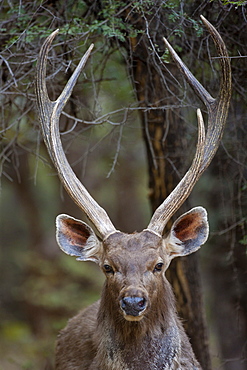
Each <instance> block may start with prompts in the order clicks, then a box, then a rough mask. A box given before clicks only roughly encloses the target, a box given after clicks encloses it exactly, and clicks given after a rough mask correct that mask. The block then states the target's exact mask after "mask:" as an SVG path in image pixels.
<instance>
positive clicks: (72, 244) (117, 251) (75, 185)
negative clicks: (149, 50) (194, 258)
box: [36, 17, 231, 321]
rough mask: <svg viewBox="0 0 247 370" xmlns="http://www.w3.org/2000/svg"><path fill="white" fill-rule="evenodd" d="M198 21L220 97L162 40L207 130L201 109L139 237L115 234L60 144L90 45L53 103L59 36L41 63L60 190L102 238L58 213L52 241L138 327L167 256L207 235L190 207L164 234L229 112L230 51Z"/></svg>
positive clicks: (46, 127) (42, 99)
mask: <svg viewBox="0 0 247 370" xmlns="http://www.w3.org/2000/svg"><path fill="white" fill-rule="evenodd" d="M201 18H202V21H203V23H204V24H205V26H206V27H207V29H208V31H209V33H210V35H211V37H212V39H213V41H214V43H215V45H216V49H217V50H218V53H219V57H220V58H219V62H220V66H221V80H220V91H219V94H218V96H217V98H213V97H212V96H211V95H210V94H209V93H208V92H207V90H206V89H205V88H204V87H203V86H202V85H201V84H200V83H199V82H198V81H197V80H196V78H195V77H194V76H193V75H192V73H191V72H190V71H189V70H188V68H187V67H186V66H185V65H184V63H183V62H182V61H181V59H180V58H179V56H178V55H177V54H176V52H175V51H174V50H173V48H172V47H171V46H170V44H169V43H168V41H167V40H166V39H164V42H165V44H166V46H167V48H168V49H169V51H170V53H171V55H172V57H173V60H174V62H175V63H176V65H177V66H178V68H179V69H180V71H181V73H182V75H183V76H184V77H185V78H186V80H187V81H188V83H189V84H190V86H191V87H192V88H193V90H194V92H195V93H196V94H197V95H198V97H199V98H200V99H201V100H202V101H203V103H204V104H205V106H206V108H207V112H208V129H207V134H205V128H204V122H203V118H202V114H201V111H200V110H199V109H198V110H197V117H198V142H197V148H196V153H195V157H194V160H193V163H192V165H191V167H190V168H189V170H188V171H187V173H186V174H185V175H184V177H183V178H182V180H181V181H180V182H179V184H178V185H177V186H176V188H175V189H174V190H173V191H172V193H171V194H170V195H169V196H168V197H167V198H166V199H165V200H164V202H163V203H162V204H161V205H160V206H159V207H158V208H157V210H156V211H155V212H154V214H153V216H152V218H151V220H150V222H149V224H148V226H147V228H146V229H144V230H143V231H142V232H140V233H134V234H130V235H128V234H124V233H122V232H120V231H118V230H116V229H115V227H114V226H113V224H112V222H111V220H110V218H109V217H108V215H107V213H106V212H105V210H104V209H103V208H101V207H100V206H99V204H98V203H97V202H96V201H95V200H94V199H93V198H92V197H91V195H90V194H89V192H88V191H87V190H86V189H85V187H84V186H83V185H82V183H81V182H80V181H79V180H78V178H77V177H76V175H75V173H74V172H73V170H72V168H71V167H70V165H69V163H68V161H67V159H66V156H65V154H64V151H63V148H62V144H61V140H60V134H59V117H60V114H61V112H62V110H63V108H64V106H65V104H66V102H67V100H68V99H69V97H70V95H71V92H72V89H73V87H74V85H75V83H76V80H77V78H78V76H79V74H80V72H81V70H82V69H83V67H84V66H85V64H86V61H87V60H88V58H89V55H90V53H91V50H92V48H93V45H91V46H90V47H89V49H88V51H87V52H86V53H85V55H84V56H83V57H82V59H81V61H80V63H79V65H78V66H77V68H76V69H75V71H74V73H73V75H72V76H71V78H70V80H69V81H68V83H67V85H66V87H65V88H64V90H63V92H62V93H61V95H60V96H59V97H58V99H57V100H56V101H51V100H50V99H49V97H48V94H47V89H46V83H45V75H46V59H47V55H48V51H49V48H50V46H51V43H52V41H53V39H54V37H55V36H56V34H57V33H58V30H57V31H55V32H53V33H52V34H51V35H50V36H49V37H48V38H47V39H46V41H45V42H44V44H43V46H42V49H41V51H40V55H39V58H38V63H37V80H36V92H37V102H38V111H39V118H40V123H41V127H42V131H43V136H44V140H45V143H46V146H47V150H48V152H49V155H50V157H51V159H52V161H53V163H54V166H55V168H56V169H57V172H58V175H59V177H60V180H61V182H62V184H63V185H64V187H65V189H66V190H67V192H68V193H69V195H70V196H71V197H72V199H73V200H74V201H75V203H76V204H77V205H78V206H79V207H80V208H81V209H82V211H83V212H85V214H86V215H87V217H88V218H89V220H90V221H91V222H92V223H93V225H94V227H95V228H96V230H97V232H98V234H99V235H100V238H98V237H97V236H96V234H95V232H94V231H93V229H92V228H91V227H90V226H89V225H87V224H86V223H84V222H82V221H80V220H76V219H74V218H73V217H70V216H67V215H60V216H58V217H57V221H56V226H57V242H58V244H59V246H60V248H61V249H62V250H63V251H64V252H65V253H67V254H69V255H71V256H76V257H77V259H78V260H80V261H94V262H96V263H97V264H99V266H100V267H101V269H102V270H103V272H104V273H105V275H106V277H107V283H106V284H108V282H109V283H110V282H111V286H112V287H114V289H113V292H112V294H115V298H117V302H118V303H117V310H118V312H119V314H121V315H123V317H124V318H125V319H126V320H127V321H140V320H141V319H142V318H143V317H144V316H145V315H147V313H148V312H149V310H150V307H151V302H152V299H151V298H150V297H151V296H153V295H156V298H158V294H159V284H158V281H159V279H160V276H162V279H163V278H164V272H165V271H166V269H167V268H168V266H169V263H170V261H171V260H172V258H174V257H177V256H185V255H188V254H190V253H193V252H195V251H196V250H198V249H199V248H200V246H201V245H202V244H203V243H205V241H206V240H207V237H208V222H207V214H206V211H205V209H204V208H202V207H196V208H193V209H192V210H190V211H189V212H187V213H185V214H184V215H182V216H181V217H179V218H178V219H177V220H176V221H175V222H174V224H173V225H172V227H171V229H170V232H169V233H168V234H167V235H165V236H164V235H163V233H164V228H165V226H166V224H167V222H168V221H169V219H170V218H171V217H172V216H173V215H174V213H175V212H176V211H177V210H178V209H179V207H180V206H181V205H182V203H183V202H184V201H185V200H186V199H187V197H188V196H189V195H190V193H191V191H192V189H193V187H194V185H195V184H196V182H197V181H198V179H199V177H200V176H201V175H202V173H203V172H204V171H205V169H206V168H207V167H208V165H209V164H210V162H211V160H212V158H213V156H214V154H215V152H216V150H217V148H218V146H219V143H220V140H221V137H222V133H223V129H224V125H225V121H226V117H227V112H228V107H229V101H230V95H231V68H230V62H229V58H228V53H227V50H226V47H225V44H224V42H223V40H222V39H221V37H220V35H219V34H218V32H217V31H216V29H215V28H214V27H213V26H212V25H211V24H210V23H209V22H208V21H207V20H206V19H205V18H204V17H201ZM113 282H114V284H112V283H113ZM114 292H115V293H114Z"/></svg>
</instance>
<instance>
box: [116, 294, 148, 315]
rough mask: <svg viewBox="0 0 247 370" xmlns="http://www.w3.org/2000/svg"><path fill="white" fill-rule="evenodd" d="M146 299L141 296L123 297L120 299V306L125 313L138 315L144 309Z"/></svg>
mask: <svg viewBox="0 0 247 370" xmlns="http://www.w3.org/2000/svg"><path fill="white" fill-rule="evenodd" d="M146 305H147V302H146V299H145V298H141V297H124V298H122V299H121V300H120V306H121V308H122V310H123V311H124V312H125V314H126V315H129V316H139V314H140V313H141V312H142V311H144V310H145V308H146Z"/></svg>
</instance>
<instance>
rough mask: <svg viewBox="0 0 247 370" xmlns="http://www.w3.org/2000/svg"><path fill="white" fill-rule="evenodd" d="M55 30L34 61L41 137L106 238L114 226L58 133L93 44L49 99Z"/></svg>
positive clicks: (72, 192)
mask: <svg viewBox="0 0 247 370" xmlns="http://www.w3.org/2000/svg"><path fill="white" fill-rule="evenodd" d="M57 33H58V30H56V31H54V32H53V33H52V34H51V35H50V36H48V37H47V39H46V40H45V42H44V44H43V46H42V48H41V50H40V54H39V57H38V61H37V76H36V96H37V106H38V113H39V120H40V124H41V127H42V131H43V136H44V141H45V144H46V147H47V150H48V153H49V155H50V157H51V159H52V161H53V164H54V166H55V168H56V169H57V171H58V175H59V178H60V180H61V182H62V184H63V186H64V187H65V189H66V191H67V192H68V194H69V195H70V196H71V198H72V199H73V200H74V202H75V203H76V204H77V205H78V206H79V207H80V208H81V209H82V210H83V211H84V212H85V214H86V215H87V217H88V218H89V220H90V221H91V222H92V223H93V224H94V226H95V227H96V229H97V230H98V232H99V233H100V235H101V236H102V237H103V238H106V237H107V236H108V235H109V234H111V233H113V232H115V231H116V229H115V227H114V226H113V224H112V222H111V220H110V218H109V217H108V215H107V213H106V212H105V210H104V209H103V208H101V207H100V206H99V204H98V203H97V202H96V201H95V200H94V199H93V198H92V196H91V195H90V194H89V193H88V191H87V190H86V188H85V187H84V186H83V185H82V183H81V182H80V181H79V179H78V178H77V177H76V175H75V173H74V172H73V170H72V168H71V166H70V165H69V163H68V161H67V158H66V156H65V154H64V151H63V148H62V143H61V139H60V134H59V118H60V115H61V113H62V110H63V108H64V106H65V104H66V103H67V101H68V99H69V97H70V95H71V93H72V90H73V87H74V85H75V84H76V81H77V79H78V77H79V75H80V73H81V71H82V69H83V67H84V66H85V64H86V62H87V60H88V58H89V56H90V53H91V51H92V49H93V46H94V45H93V44H92V45H91V46H90V47H89V49H88V50H87V52H86V53H85V54H84V56H83V57H82V59H81V61H80V63H79V64H78V66H77V67H76V69H75V71H74V73H73V75H72V76H71V77H70V79H69V81H68V82H67V84H66V86H65V88H64V90H63V91H62V93H61V94H60V96H59V97H58V98H57V100H56V101H51V100H50V99H49V96H48V93H47V88H46V82H45V76H46V62H47V55H48V52H49V48H50V46H51V43H52V41H53V39H54V38H55V36H56V35H57Z"/></svg>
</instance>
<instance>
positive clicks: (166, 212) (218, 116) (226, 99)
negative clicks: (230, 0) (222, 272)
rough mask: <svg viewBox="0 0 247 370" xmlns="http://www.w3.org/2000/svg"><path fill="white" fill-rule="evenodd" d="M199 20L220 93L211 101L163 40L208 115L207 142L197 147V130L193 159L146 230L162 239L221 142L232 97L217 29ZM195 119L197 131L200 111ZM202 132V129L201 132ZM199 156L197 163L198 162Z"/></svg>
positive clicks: (200, 123) (228, 75) (227, 59)
mask: <svg viewBox="0 0 247 370" xmlns="http://www.w3.org/2000/svg"><path fill="white" fill-rule="evenodd" d="M201 19H202V21H203V23H204V24H205V26H206V27H207V29H208V31H209V33H210V35H211V37H212V39H213V41H214V43H215V46H216V49H217V52H218V54H219V56H220V59H219V60H220V67H221V78H220V91H219V94H218V96H217V98H216V99H214V98H213V97H212V96H211V95H210V94H209V93H208V91H207V90H206V89H205V88H204V87H203V86H202V85H201V84H200V82H199V81H198V80H197V79H196V78H195V77H194V76H193V74H192V73H191V72H190V71H189V69H188V68H187V67H186V66H185V64H184V63H183V62H182V60H181V59H180V58H179V56H178V55H177V53H176V52H175V50H174V49H173V48H172V46H171V45H170V44H169V42H168V41H167V40H166V39H164V41H165V44H166V46H167V48H168V49H169V51H170V53H171V55H172V57H173V60H174V62H175V64H176V65H177V66H178V68H179V69H180V71H181V73H182V75H183V76H184V77H185V79H186V80H187V82H188V83H189V84H190V86H191V87H192V89H193V90H194V92H195V93H196V95H197V96H198V97H199V98H200V99H201V100H202V101H203V103H204V104H205V105H206V107H207V112H208V128H207V134H206V138H205V140H204V144H202V145H203V147H200V145H201V144H199V143H202V141H201V139H200V135H201V133H200V130H198V145H197V151H196V154H195V159H194V161H193V163H192V165H191V167H190V169H189V170H188V172H187V173H186V174H185V176H184V177H183V178H182V180H181V181H180V182H179V183H178V185H177V186H176V188H175V189H174V190H173V191H172V193H171V194H170V195H169V196H168V197H167V198H166V199H165V201H164V202H163V203H162V204H161V205H160V206H159V207H158V208H157V209H156V211H155V212H154V214H153V216H152V218H151V221H150V223H149V225H148V227H147V229H148V230H150V231H153V232H156V233H158V234H160V235H162V233H163V230H164V227H165V225H166V224H167V222H168V220H169V219H170V218H171V217H172V216H173V214H174V213H175V212H176V211H177V210H178V209H179V207H180V206H181V205H182V204H183V203H184V201H185V200H186V199H187V198H188V196H189V195H190V193H191V191H192V189H193V187H194V185H195V184H196V182H197V181H198V179H199V177H200V176H201V175H202V173H203V172H204V171H205V170H206V168H207V167H208V166H209V164H210V162H211V160H212V159H213V157H214V155H215V153H216V151H217V149H218V147H219V144H220V140H221V138H222V134H223V131H224V127H225V122H226V118H227V114H228V109H229V104H230V97H231V66H230V60H229V56H228V53H227V49H226V46H225V44H224V41H223V40H222V38H221V36H220V35H219V33H218V32H217V31H216V29H215V28H214V27H213V26H212V25H211V23H209V22H208V21H207V20H206V19H205V18H204V17H203V16H201ZM197 115H198V127H199V128H200V127H201V126H202V125H203V126H204V124H203V119H202V116H201V113H200V111H198V112H197ZM203 130H204V128H203ZM198 156H201V157H200V159H199V158H197V157H198Z"/></svg>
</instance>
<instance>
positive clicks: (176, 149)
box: [131, 27, 211, 370]
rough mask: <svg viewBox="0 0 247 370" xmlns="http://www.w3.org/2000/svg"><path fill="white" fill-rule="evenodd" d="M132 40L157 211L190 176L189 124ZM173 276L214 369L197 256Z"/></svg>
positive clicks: (182, 311)
mask: <svg viewBox="0 0 247 370" xmlns="http://www.w3.org/2000/svg"><path fill="white" fill-rule="evenodd" d="M157 28H158V27H157ZM131 41H132V45H131V46H132V48H131V59H132V61H133V64H132V67H133V68H132V70H131V74H132V76H133V81H134V85H135V89H136V93H137V98H138V101H139V103H140V106H141V107H143V108H145V109H144V110H142V111H141V112H142V113H141V121H142V127H143V136H144V140H145V143H146V148H147V157H148V164H149V188H150V201H151V204H152V208H153V210H154V209H156V208H157V206H159V205H160V204H161V202H162V201H163V200H164V199H165V198H166V197H167V195H169V193H170V192H171V191H172V189H173V188H174V187H175V186H176V184H177V182H178V180H179V176H178V173H180V171H181V174H182V173H183V172H184V168H183V167H184V156H183V154H182V153H186V140H185V139H184V137H185V132H186V128H185V124H184V121H183V120H181V119H180V118H179V116H180V114H179V113H180V109H176V111H175V112H172V109H164V106H168V105H169V106H174V105H175V104H177V100H176V97H175V95H176V93H177V92H176V91H174V88H173V91H171V90H172V87H170V89H171V90H170V91H168V90H167V89H166V88H165V86H164V81H165V82H166V81H167V85H169V81H168V74H166V73H165V72H164V70H162V73H160V68H158V66H157V65H155V61H154V60H153V59H152V58H150V53H149V52H148V49H147V45H146V44H145V42H142V39H141V38H140V39H132V40H131ZM170 71H171V73H172V74H173V75H176V74H178V71H177V70H176V69H175V68H174V66H173V67H172V69H170ZM162 107H163V108H162ZM174 113H176V116H175V114H174ZM187 162H188V161H186V164H188V163H187ZM168 226H169V225H168ZM168 278H169V280H170V281H171V283H172V285H173V289H174V291H175V295H176V297H177V302H178V307H177V308H178V312H179V315H180V317H181V318H182V319H183V321H184V326H185V329H186V331H187V334H188V336H189V337H190V339H191V343H192V346H193V349H194V352H195V354H196V356H197V358H198V360H199V361H200V363H201V365H202V367H203V369H205V370H209V369H211V361H210V356H209V349H208V337H207V331H206V325H205V319H204V313H203V305H202V294H201V283H200V280H201V278H200V272H199V266H198V258H197V256H196V255H192V256H189V257H185V258H180V259H177V260H174V261H173V263H172V265H171V267H170V269H169V272H168Z"/></svg>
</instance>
